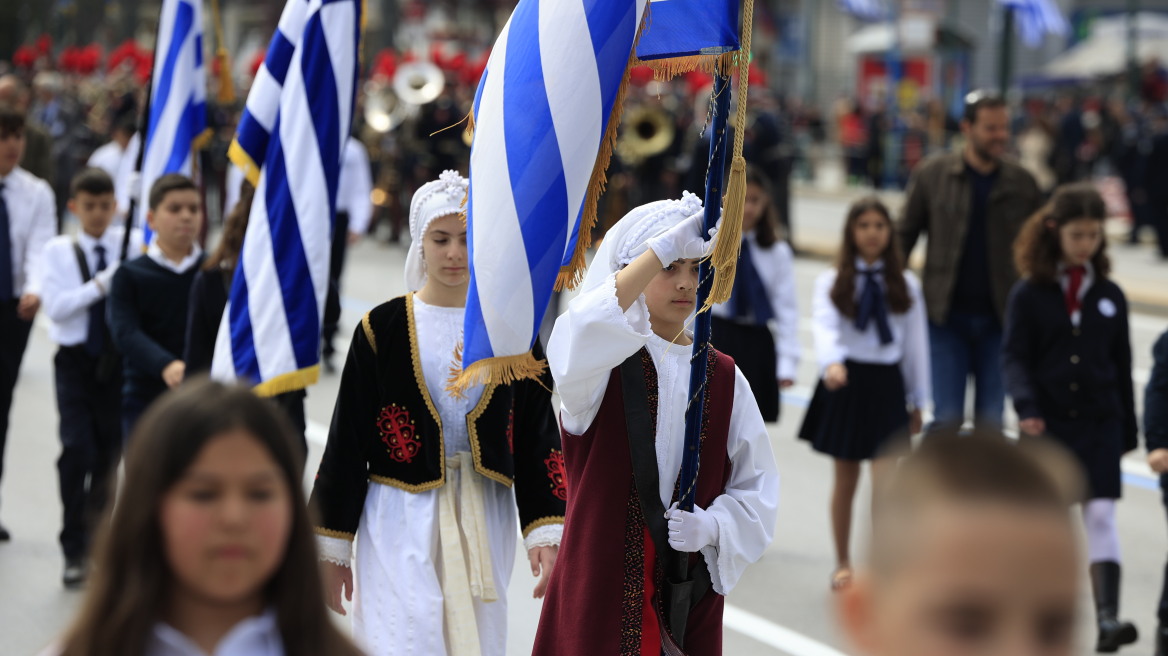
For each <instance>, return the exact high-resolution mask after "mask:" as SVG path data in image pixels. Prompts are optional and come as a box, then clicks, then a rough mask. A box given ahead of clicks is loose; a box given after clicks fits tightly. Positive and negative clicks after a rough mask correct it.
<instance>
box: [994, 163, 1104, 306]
mask: <svg viewBox="0 0 1168 656" xmlns="http://www.w3.org/2000/svg"><path fill="white" fill-rule="evenodd" d="M1078 219H1091V220H1092V221H1099V222H1101V223H1102V222H1103V221H1106V220H1107V204H1106V203H1104V202H1103V196H1101V195H1100V194H1099V192H1098V191H1097V190H1096V189H1095V187H1094V186H1092V185H1091V184H1090V183H1088V182H1078V183H1074V184H1067V185H1063V186H1061V187H1059V188H1058V189H1056V190H1055V192H1054V196H1052V197H1051V199H1050V201H1049V202H1048V203H1047V204H1046V205H1044V206H1043V207H1042V209H1040V210H1038V211H1037V212H1035V213H1034V215H1033V216H1031V217H1030V218H1029V219H1027V220H1026V224H1025V225H1024V226H1022V231H1021V232H1020V233H1019V234H1018V239H1017V241H1015V242H1014V264H1015V266H1017V267H1018V273H1020V274H1021V275H1022V276H1024V277H1027V278H1029V279H1030V280H1033V281H1035V282H1039V283H1053V282H1055V281H1056V280H1057V279H1058V265H1059V262H1061V261H1062V259H1063V249H1062V245H1061V244H1060V242H1059V230H1060V229H1061V228H1062V227H1063V226H1065V225H1066V224H1068V223H1070V222H1071V221H1075V220H1078ZM1091 266H1092V267H1093V268H1094V269H1095V275H1097V276H1099V278H1100V279H1102V278H1106V277H1107V275H1108V274H1109V273H1111V259H1110V258H1109V257H1107V233H1106V232H1104V233H1103V240H1102V241H1101V242H1100V243H1099V250H1097V251H1095V254H1094V255H1092V256H1091Z"/></svg>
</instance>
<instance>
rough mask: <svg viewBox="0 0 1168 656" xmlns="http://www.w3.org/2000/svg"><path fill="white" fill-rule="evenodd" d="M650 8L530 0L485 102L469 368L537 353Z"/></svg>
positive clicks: (498, 51) (470, 213)
mask: <svg viewBox="0 0 1168 656" xmlns="http://www.w3.org/2000/svg"><path fill="white" fill-rule="evenodd" d="M645 5H646V0H519V3H518V4H517V5H516V7H515V11H514V13H513V14H512V15H511V19H510V20H509V21H508V22H507V25H506V26H505V27H504V28H503V31H502V33H501V34H500V35H499V38H498V40H497V41H496V43H495V47H494V49H493V50H492V52H491V57H490V59H489V60H488V63H487V69H486V71H485V72H484V74H483V78H482V80H481V81H480V82H479V88H478V92H477V93H476V95H475V100H474V117H475V136H474V143H473V146H472V148H471V156H470V191H469V192H468V200H467V228H468V244H469V247H470V262H471V279H470V289H469V292H468V296H467V306H466V320H465V328H464V349H463V364H464V368H465V367H470V365H472V364H473V363H475V362H479V361H482V360H485V359H487V358H494V357H508V356H522V355H523V354H526V353H527V352H528V351H529V350H530V349H531V348H532V345H533V344H534V343H535V339H536V337H537V335H538V331H539V326H540V322H541V321H542V319H543V315H544V312H545V311H546V309H547V306H548V301H549V300H550V299H551V294H552V288H553V286H554V284H555V281H556V276H557V275H558V274H559V272H560V269H561V267H562V266H566V265H568V264H569V263H570V262H571V260H572V256H573V253H574V251H575V246H576V240H577V237H578V235H579V231H580V225H581V220H582V218H583V209H584V204H585V196H586V194H587V191H588V187H589V182H590V180H591V177H592V172H593V168H594V167H595V166H596V162H597V158H598V156H599V154H600V149H601V145H602V141H603V138H604V136H605V131H606V130H607V128H608V122H609V119H610V114H611V113H612V110H613V107H614V105H615V103H616V99H617V95H618V92H619V90H620V86H621V83H622V80H623V79H624V77H625V70H626V67H627V65H628V62H629V58H630V55H631V54H632V50H633V45H634V43H635V40H636V36H637V32H638V30H639V28H640V25H641V19H642V16H643V15H644V12H645Z"/></svg>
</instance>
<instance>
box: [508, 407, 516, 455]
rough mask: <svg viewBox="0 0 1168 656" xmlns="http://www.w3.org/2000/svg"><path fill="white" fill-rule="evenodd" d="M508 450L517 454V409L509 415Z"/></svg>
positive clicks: (513, 409)
mask: <svg viewBox="0 0 1168 656" xmlns="http://www.w3.org/2000/svg"><path fill="white" fill-rule="evenodd" d="M507 450H508V451H510V452H511V454H512V455H514V454H515V408H514V407H512V408H511V410H510V411H509V412H508V413H507Z"/></svg>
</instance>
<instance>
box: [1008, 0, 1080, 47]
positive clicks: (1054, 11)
mask: <svg viewBox="0 0 1168 656" xmlns="http://www.w3.org/2000/svg"><path fill="white" fill-rule="evenodd" d="M998 3H999V4H1001V5H1002V6H1004V7H1009V8H1013V10H1014V18H1015V20H1016V21H1017V25H1018V33H1019V34H1020V35H1021V36H1022V41H1023V42H1024V43H1025V44H1026V45H1027V46H1029V47H1031V48H1037V47H1038V46H1040V45H1042V37H1044V36H1046V35H1047V34H1055V35H1058V36H1063V35H1065V34H1066V33H1067V30H1068V29H1069V26H1068V25H1067V19H1066V18H1063V14H1062V12H1061V11H1059V8H1058V5H1057V4H1055V2H1054V0H998Z"/></svg>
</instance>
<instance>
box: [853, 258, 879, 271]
mask: <svg viewBox="0 0 1168 656" xmlns="http://www.w3.org/2000/svg"><path fill="white" fill-rule="evenodd" d="M883 270H884V261H883V260H877V261H876V263H875V264H868V262H867V261H866V260H865V259H864V258H862V257H860V256H858V255H857V256H856V271H883Z"/></svg>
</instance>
